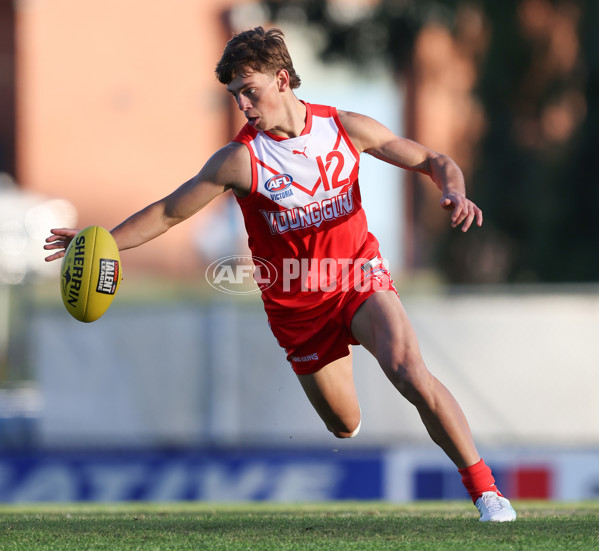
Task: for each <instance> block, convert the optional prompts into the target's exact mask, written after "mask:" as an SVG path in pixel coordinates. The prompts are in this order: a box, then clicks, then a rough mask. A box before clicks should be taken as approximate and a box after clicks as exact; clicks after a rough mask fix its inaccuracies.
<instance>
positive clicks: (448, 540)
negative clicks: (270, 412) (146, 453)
mask: <svg viewBox="0 0 599 551" xmlns="http://www.w3.org/2000/svg"><path fill="white" fill-rule="evenodd" d="M515 505H516V507H517V510H518V514H519V518H518V520H517V521H516V522H513V523H504V524H501V523H493V524H492V523H481V522H478V514H477V512H476V510H475V509H474V507H473V506H472V505H471V504H470V503H466V502H459V503H458V502H435V503H418V504H412V505H392V504H388V503H369V502H366V503H339V502H338V503H323V504H318V505H287V504H284V505H281V504H242V505H221V504H218V505H217V504H207V503H177V504H119V505H95V504H94V505H81V504H72V505H71V504H69V505H58V504H57V505H18V506H10V505H4V506H0V549H2V550H4V549H19V550H25V551H37V550H42V549H44V550H46V549H53V550H56V551H66V550H77V551H82V550H91V549H94V550H104V549H106V550H119V551H125V550H133V549H139V550H142V549H143V550H159V549H160V550H162V549H210V550H212V549H252V550H254V549H264V550H279V549H281V550H290V549H297V550H300V549H301V550H306V549H365V550H366V549H368V550H370V549H414V550H419V551H421V550H431V551H432V550H434V551H443V550H446V549H452V550H460V551H464V550H469V549H494V550H497V549H499V550H501V549H522V550H524V549H526V550H528V549H546V550H551V551H555V550H557V549H584V550H592V549H599V503H597V502H589V503H577V504H552V503H537V502H530V503H516V504H515Z"/></svg>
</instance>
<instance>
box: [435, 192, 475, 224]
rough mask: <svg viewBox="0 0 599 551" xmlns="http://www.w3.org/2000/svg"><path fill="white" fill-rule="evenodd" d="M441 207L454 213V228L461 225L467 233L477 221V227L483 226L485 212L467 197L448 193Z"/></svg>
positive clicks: (452, 222) (452, 221)
mask: <svg viewBox="0 0 599 551" xmlns="http://www.w3.org/2000/svg"><path fill="white" fill-rule="evenodd" d="M441 206H442V207H443V208H444V209H445V210H451V211H453V212H452V213H451V227H452V228H457V227H458V226H459V225H460V224H461V225H462V231H463V232H466V231H468V229H469V228H470V226H471V225H472V222H474V221H476V225H477V226H482V224H483V211H482V210H480V209H479V208H478V207H477V206H476V205H475V204H474V203H473V202H472V201H471V200H470V199H468V198H467V197H466V196H465V195H461V194H458V193H446V194H445V195H443V197H441Z"/></svg>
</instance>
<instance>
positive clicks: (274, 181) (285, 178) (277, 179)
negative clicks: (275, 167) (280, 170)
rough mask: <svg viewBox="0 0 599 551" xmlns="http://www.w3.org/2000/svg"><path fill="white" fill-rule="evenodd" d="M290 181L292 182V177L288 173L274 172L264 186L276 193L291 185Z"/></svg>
mask: <svg viewBox="0 0 599 551" xmlns="http://www.w3.org/2000/svg"><path fill="white" fill-rule="evenodd" d="M291 182H293V178H292V177H291V176H289V174H275V175H274V176H273V177H272V178H271V179H270V180H268V182H266V183H265V184H264V188H265V189H266V191H268V192H269V193H277V192H279V191H283V190H284V189H287V188H288V187H289V186H290V185H291Z"/></svg>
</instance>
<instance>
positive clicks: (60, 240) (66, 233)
mask: <svg viewBox="0 0 599 551" xmlns="http://www.w3.org/2000/svg"><path fill="white" fill-rule="evenodd" d="M50 233H51V234H52V235H50V237H47V238H46V244H45V245H44V249H45V250H47V251H52V250H55V249H59V251H58V252H55V253H54V254H51V255H50V256H47V257H46V262H52V261H53V260H58V259H59V258H62V257H63V256H64V253H65V251H66V249H67V247H68V246H69V243H70V242H71V241H72V240H73V237H75V236H76V235H77V234H78V233H79V230H73V229H70V228H54V229H51V230H50Z"/></svg>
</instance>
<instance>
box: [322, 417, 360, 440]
mask: <svg viewBox="0 0 599 551" xmlns="http://www.w3.org/2000/svg"><path fill="white" fill-rule="evenodd" d="M361 426H362V420H361V419H359V420H358V424H357V425H355V428H354V429H353V430H348V429H347V428H346V427H344V428H343V429H340V430H338V429H334V428H330V427H329V430H330V431H331V432H332V433H333V434H334V435H335V436H336V437H337V438H354V437H355V436H357V435H358V433H359V432H360V427H361Z"/></svg>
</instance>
